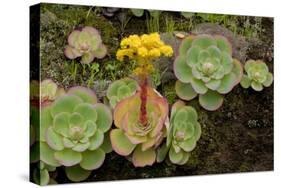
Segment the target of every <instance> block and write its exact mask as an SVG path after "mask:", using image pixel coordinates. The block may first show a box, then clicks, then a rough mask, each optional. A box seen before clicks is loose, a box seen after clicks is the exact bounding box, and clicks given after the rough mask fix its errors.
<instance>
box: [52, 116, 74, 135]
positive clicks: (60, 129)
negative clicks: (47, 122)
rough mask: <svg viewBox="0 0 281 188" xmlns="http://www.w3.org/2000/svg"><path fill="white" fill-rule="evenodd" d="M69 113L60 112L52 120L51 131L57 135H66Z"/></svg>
mask: <svg viewBox="0 0 281 188" xmlns="http://www.w3.org/2000/svg"><path fill="white" fill-rule="evenodd" d="M69 116H70V114H69V113H66V112H62V113H59V114H58V115H56V116H55V118H54V125H53V129H54V131H56V132H57V133H59V134H61V135H62V136H67V135H68V129H69V122H68V120H69Z"/></svg>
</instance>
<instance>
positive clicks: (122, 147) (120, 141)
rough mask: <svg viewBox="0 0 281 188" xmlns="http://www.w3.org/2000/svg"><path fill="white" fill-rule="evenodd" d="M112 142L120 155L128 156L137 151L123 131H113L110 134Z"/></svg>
mask: <svg viewBox="0 0 281 188" xmlns="http://www.w3.org/2000/svg"><path fill="white" fill-rule="evenodd" d="M110 140H111V144H112V148H113V150H114V151H115V152H116V153H118V154H119V155H123V156H127V155H129V154H130V153H132V151H133V150H134V149H135V147H136V145H134V144H132V143H131V142H130V140H129V139H128V138H127V137H126V135H125V134H124V133H123V131H122V130H121V129H113V130H111V132H110Z"/></svg>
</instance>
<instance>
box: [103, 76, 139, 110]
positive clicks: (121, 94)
mask: <svg viewBox="0 0 281 188" xmlns="http://www.w3.org/2000/svg"><path fill="white" fill-rule="evenodd" d="M138 89H139V85H138V83H137V82H136V81H135V80H133V79H131V78H123V79H121V80H117V81H114V82H113V83H111V84H110V85H109V87H108V89H107V92H106V96H107V98H108V99H109V103H110V106H111V107H112V108H114V107H115V106H116V104H117V103H118V102H120V101H121V100H123V99H125V98H127V97H130V96H132V95H134V94H135V93H136V91H137V90H138Z"/></svg>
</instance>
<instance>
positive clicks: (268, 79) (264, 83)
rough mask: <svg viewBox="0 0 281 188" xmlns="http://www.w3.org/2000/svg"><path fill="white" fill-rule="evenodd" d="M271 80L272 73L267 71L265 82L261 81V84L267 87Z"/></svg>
mask: <svg viewBox="0 0 281 188" xmlns="http://www.w3.org/2000/svg"><path fill="white" fill-rule="evenodd" d="M272 82H273V75H272V73H268V74H267V76H266V80H265V82H263V83H262V84H263V85H264V86H265V87H269V86H270V85H271V84H272Z"/></svg>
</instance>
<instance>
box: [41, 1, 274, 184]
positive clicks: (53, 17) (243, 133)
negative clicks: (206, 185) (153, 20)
mask: <svg viewBox="0 0 281 188" xmlns="http://www.w3.org/2000/svg"><path fill="white" fill-rule="evenodd" d="M90 8H91V7H86V6H69V5H52V4H43V5H41V13H40V14H41V20H40V22H41V26H40V30H41V35H40V39H41V41H40V47H41V48H40V52H41V55H40V57H41V67H40V68H41V79H45V78H51V79H53V80H54V81H55V82H56V83H58V84H59V85H60V86H63V87H65V88H68V87H71V86H74V85H78V84H79V85H82V86H86V85H87V78H88V77H89V69H88V68H87V67H86V69H85V70H86V71H85V72H86V73H84V74H82V70H83V68H85V67H82V65H80V64H79V66H78V72H77V76H76V77H75V78H73V77H71V74H70V73H69V71H67V70H70V69H71V66H72V62H71V61H70V60H67V59H66V58H65V57H64V55H63V49H64V46H65V45H66V37H67V35H68V34H69V33H70V32H71V31H72V30H73V29H74V28H75V27H78V26H82V25H92V26H95V27H97V28H98V29H99V30H100V31H101V34H102V35H101V36H102V38H103V41H104V43H105V44H106V45H107V46H109V54H110V55H108V56H107V57H106V58H105V59H103V60H98V62H97V63H99V64H100V73H98V74H97V77H96V81H97V80H112V77H110V75H109V73H108V71H106V70H105V64H106V62H112V61H114V58H115V56H114V54H115V52H116V49H117V48H118V44H119V42H120V39H121V38H122V37H124V36H128V35H129V34H141V33H146V32H147V28H146V22H145V16H143V17H141V18H137V17H131V18H130V21H129V22H128V24H127V25H126V27H125V28H123V29H122V28H121V27H120V25H121V24H120V21H119V20H118V17H117V16H114V17H105V16H103V15H102V14H101V13H99V12H98V9H95V8H92V9H90ZM95 11H96V12H95ZM163 15H168V16H171V17H172V18H173V19H174V21H175V30H179V29H181V28H189V25H190V21H188V20H185V18H182V17H181V16H180V14H179V13H171V12H168V13H166V12H164V13H163ZM163 17H164V16H161V19H160V22H159V23H160V24H159V25H160V32H165V20H164V18H163ZM247 18H248V19H249V20H250V24H252V25H254V24H255V20H256V19H255V18H254V17H247ZM229 19H233V20H234V21H235V23H236V25H237V28H238V30H239V31H243V29H246V28H244V27H245V26H244V25H243V20H244V19H245V16H231V17H230V18H229ZM259 20H261V22H260V25H259V26H257V28H256V29H257V30H259V31H258V32H257V33H258V34H257V35H255V36H252V37H249V36H243V35H242V32H241V33H235V34H233V36H234V37H236V38H234V41H236V40H235V39H237V38H238V37H240V38H241V37H242V38H243V41H244V42H245V43H243V44H241V46H240V47H239V48H243V47H244V49H245V53H243V54H242V55H241V54H240V55H241V57H240V56H239V57H240V58H241V59H242V60H247V59H261V60H263V61H265V62H266V63H267V65H268V66H269V68H270V71H271V72H273V61H274V59H273V18H260V19H259ZM201 23H205V20H202V18H200V17H197V16H194V18H193V21H192V24H193V25H192V27H191V28H190V30H185V32H187V33H189V32H191V31H192V30H194V29H195V27H196V26H198V25H199V24H201ZM218 24H219V25H221V26H222V27H226V28H227V29H228V30H229V31H230V32H232V30H231V28H229V27H227V25H224V24H223V23H218ZM253 28H254V29H253V32H255V27H253ZM233 32H234V31H233ZM238 46H239V44H238ZM239 57H238V58H239ZM76 63H77V62H76ZM170 63H171V62H170ZM242 63H243V62H242ZM130 68H131V67H130V66H128V65H120V64H118V65H117V69H118V70H117V71H115V72H114V75H115V79H119V78H121V77H124V76H126V74H128V72H130V71H129V70H130ZM174 83H175V80H174V79H169V80H168V81H166V82H164V83H161V84H160V85H159V86H158V87H157V89H158V90H159V92H160V93H162V94H163V95H165V96H166V97H167V98H168V100H169V103H170V104H172V103H173V102H175V101H176V100H177V97H176V95H175V93H174V91H173V90H174ZM91 87H93V86H91ZM167 91H171V92H167ZM187 104H188V105H192V106H193V107H195V108H196V110H197V112H198V114H199V122H200V123H201V126H202V136H201V139H200V140H199V141H198V145H197V147H196V149H195V150H194V151H193V152H192V156H191V159H190V160H189V162H188V163H187V164H186V165H183V166H178V165H174V164H171V163H170V162H169V161H164V162H162V163H158V164H157V163H155V164H154V165H153V166H151V167H144V168H135V167H134V166H133V165H132V163H131V162H130V161H129V160H128V159H126V158H125V157H122V156H119V155H117V154H116V153H114V152H112V153H110V154H107V155H106V160H105V162H104V164H103V165H102V167H101V168H99V169H97V170H95V171H93V172H92V174H91V176H90V177H89V178H88V179H87V180H86V181H89V182H92V181H103V180H126V179H138V178H155V177H172V176H187V175H205V174H220V173H238V172H253V171H269V170H273V132H274V131H273V84H272V86H271V87H268V88H265V89H264V90H263V91H262V92H255V91H254V90H252V89H243V88H242V87H241V86H239V85H238V86H236V87H235V88H234V89H233V90H232V91H231V92H230V93H229V94H227V95H225V97H224V103H223V105H222V107H221V108H219V109H218V110H217V111H215V112H209V111H206V110H204V109H203V108H201V107H200V106H199V104H198V99H194V100H192V101H190V102H187ZM51 176H52V177H53V178H54V179H55V180H56V181H57V182H58V183H68V182H70V181H69V180H68V179H67V178H66V176H65V173H64V170H63V168H62V167H61V168H58V169H57V172H56V173H51Z"/></svg>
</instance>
